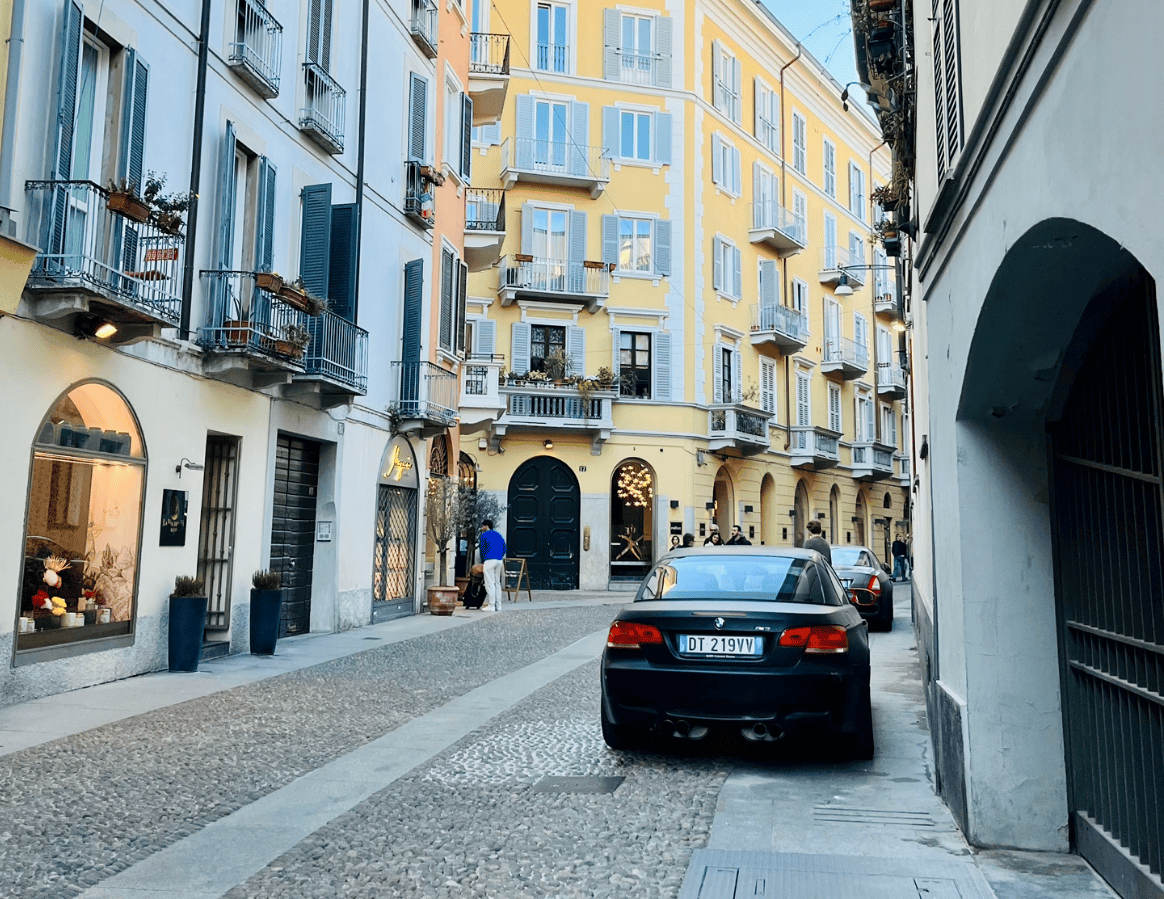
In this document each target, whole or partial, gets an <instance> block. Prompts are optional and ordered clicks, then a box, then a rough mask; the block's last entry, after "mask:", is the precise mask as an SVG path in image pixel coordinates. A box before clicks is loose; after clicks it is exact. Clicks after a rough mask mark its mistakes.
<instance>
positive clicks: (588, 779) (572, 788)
mask: <svg viewBox="0 0 1164 899" xmlns="http://www.w3.org/2000/svg"><path fill="white" fill-rule="evenodd" d="M624 780H626V778H625V777H598V776H595V775H588V776H581V777H568V776H564V775H559V774H548V775H546V776H545V777H543V778H542V779H541V780H539V781H538V782H537V783H536V784H534V785H533V787H532V789H533V791H534V792H535V793H613V792H614V791H615V790H617V789H618V786H619V784H621V783H622V782H623V781H624Z"/></svg>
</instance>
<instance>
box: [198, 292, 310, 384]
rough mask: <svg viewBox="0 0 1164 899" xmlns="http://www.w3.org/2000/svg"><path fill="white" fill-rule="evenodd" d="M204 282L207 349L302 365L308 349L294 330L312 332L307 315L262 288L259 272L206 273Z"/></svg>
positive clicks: (203, 335)
mask: <svg viewBox="0 0 1164 899" xmlns="http://www.w3.org/2000/svg"><path fill="white" fill-rule="evenodd" d="M202 279H203V282H204V283H205V285H206V295H207V298H208V300H209V303H208V311H207V316H206V324H205V325H204V326H203V327H202V328H201V329H200V330H199V342H200V343H201V344H202V345H203V346H204V347H206V348H207V349H208V350H234V351H241V352H243V353H246V354H248V355H257V356H263V357H271V358H277V359H279V360H281V361H282V362H284V363H285V364H286V365H300V364H301V363H302V359H303V356H304V348H303V346H302V345H301V344H297V343H296V342H295V341H294V340H293V339H292V336H293V334H294V331H292V330H291V329H300V330H301V331H302V332H306V333H310V332H309V331H308V318H309V316H308V315H307V314H306V313H305V312H302V311H300V310H299V309H296V308H295V307H293V306H291V305H289V304H287V303H286V302H284V301H283V300H281V299H280V298H279V296H278V294H275V293H271V292H270V291H268V290H263V289H262V288H260V287H259V286H258V284H257V283H256V273H255V272H244V271H223V270H218V269H215V270H204V271H203V272H202Z"/></svg>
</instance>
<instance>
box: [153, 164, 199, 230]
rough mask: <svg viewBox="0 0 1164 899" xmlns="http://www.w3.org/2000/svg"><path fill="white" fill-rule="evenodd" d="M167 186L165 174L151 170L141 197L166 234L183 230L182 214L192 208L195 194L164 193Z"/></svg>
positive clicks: (159, 227)
mask: <svg viewBox="0 0 1164 899" xmlns="http://www.w3.org/2000/svg"><path fill="white" fill-rule="evenodd" d="M165 186H166V176H165V175H159V174H158V173H157V172H149V173H148V174H147V175H146V179H145V187H144V189H143V190H142V195H141V198H142V199H143V200H144V201H145V202H146V203H148V204H149V205H150V208H151V209H152V210H153V219H154V223H155V224H156V225H157V226H158V230H160V231H164V232H165V233H166V234H177V233H178V232H179V231H181V230H182V215H183V214H184V213H185V212H186V211H187V210H188V209H189V208H190V204H191V202H193V199H194V194H192V193H190V192H189V191H187V192H186V193H172V194H164V193H162V191H163V189H164V188H165Z"/></svg>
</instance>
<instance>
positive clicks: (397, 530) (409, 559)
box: [372, 484, 416, 621]
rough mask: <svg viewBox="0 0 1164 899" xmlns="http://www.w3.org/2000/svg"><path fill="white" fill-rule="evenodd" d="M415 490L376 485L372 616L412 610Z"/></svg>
mask: <svg viewBox="0 0 1164 899" xmlns="http://www.w3.org/2000/svg"><path fill="white" fill-rule="evenodd" d="M415 575H416V490H414V489H411V488H404V487H390V486H388V485H387V484H381V485H380V492H379V496H378V497H377V504H376V546H375V549H374V550H373V570H372V599H373V600H374V602H373V608H372V620H373V621H385V620H388V619H390V618H396V617H399V616H402V615H411V614H412V613H413V612H414V611H415V608H416V606H415V603H414V600H413V590H414V584H415V582H416V576H415Z"/></svg>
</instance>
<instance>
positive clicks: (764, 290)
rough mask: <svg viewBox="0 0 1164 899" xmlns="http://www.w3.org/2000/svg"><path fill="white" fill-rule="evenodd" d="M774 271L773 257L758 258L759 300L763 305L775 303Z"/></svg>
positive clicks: (774, 262) (776, 274) (775, 273)
mask: <svg viewBox="0 0 1164 899" xmlns="http://www.w3.org/2000/svg"><path fill="white" fill-rule="evenodd" d="M777 276H778V273H777V271H776V260H775V259H761V260H760V302H761V303H762V304H763V305H765V306H775V305H776V278H777Z"/></svg>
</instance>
